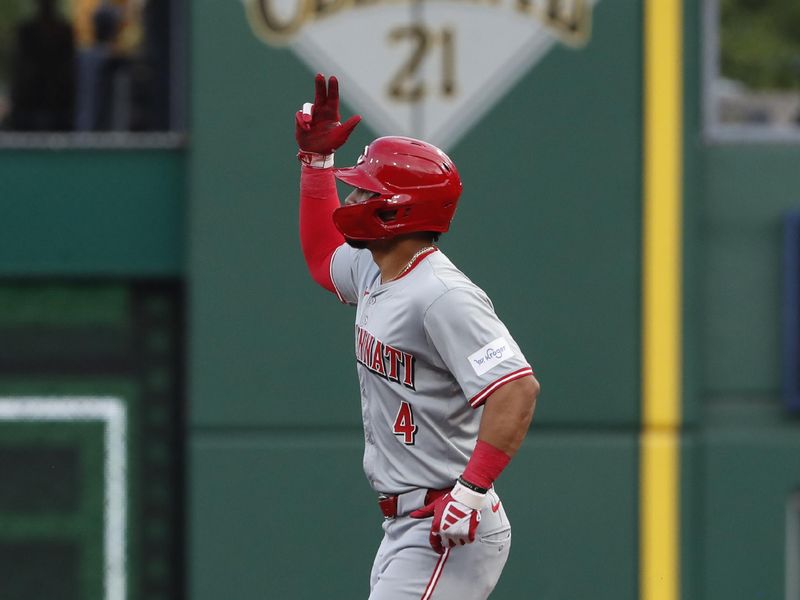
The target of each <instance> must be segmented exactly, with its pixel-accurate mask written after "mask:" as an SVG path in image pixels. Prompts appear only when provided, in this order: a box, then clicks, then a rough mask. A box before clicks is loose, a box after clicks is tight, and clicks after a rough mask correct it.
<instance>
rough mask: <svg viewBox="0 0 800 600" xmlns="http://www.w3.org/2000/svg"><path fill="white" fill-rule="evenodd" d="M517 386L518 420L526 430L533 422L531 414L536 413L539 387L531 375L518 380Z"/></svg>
mask: <svg viewBox="0 0 800 600" xmlns="http://www.w3.org/2000/svg"><path fill="white" fill-rule="evenodd" d="M519 384H520V385H519V390H518V395H519V398H520V400H519V407H520V413H521V414H520V420H521V421H522V422H523V423H524V424H525V427H526V428H527V427H528V426H529V425H530V424H531V421H532V420H533V413H534V412H535V411H536V398H537V397H538V396H539V391H540V390H541V386H540V385H539V381H538V380H537V379H536V378H535V377H534V376H533V375H531V376H530V377H523V378H522V379H520V380H519Z"/></svg>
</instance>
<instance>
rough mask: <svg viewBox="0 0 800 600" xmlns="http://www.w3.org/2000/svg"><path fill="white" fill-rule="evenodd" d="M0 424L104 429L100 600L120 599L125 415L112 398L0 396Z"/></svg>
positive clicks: (120, 403)
mask: <svg viewBox="0 0 800 600" xmlns="http://www.w3.org/2000/svg"><path fill="white" fill-rule="evenodd" d="M0 421H61V422H70V421H101V422H102V423H103V424H104V447H103V454H104V456H105V460H104V466H103V471H104V473H103V476H104V479H105V486H104V488H105V502H104V514H103V546H104V550H105V552H104V554H105V577H104V581H103V584H104V589H105V600H125V595H126V591H127V582H126V572H125V558H126V535H127V532H126V529H127V523H126V521H127V510H128V507H127V473H126V471H127V456H126V451H127V439H126V436H127V411H126V407H125V404H124V402H123V401H122V400H121V399H119V398H113V397H105V396H103V397H83V396H75V397H72V396H67V397H46V396H45V397H36V396H19V397H16V396H14V397H0Z"/></svg>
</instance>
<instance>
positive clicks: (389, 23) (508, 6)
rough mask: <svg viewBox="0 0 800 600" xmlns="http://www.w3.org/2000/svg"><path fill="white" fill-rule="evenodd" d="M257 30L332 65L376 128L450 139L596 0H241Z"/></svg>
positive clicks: (581, 30) (584, 33)
mask: <svg viewBox="0 0 800 600" xmlns="http://www.w3.org/2000/svg"><path fill="white" fill-rule="evenodd" d="M244 2H245V7H246V11H247V16H248V20H249V22H250V25H251V27H252V29H253V31H254V32H255V33H256V34H257V35H258V36H259V37H260V38H261V39H262V40H264V41H265V42H266V43H267V44H270V45H273V46H288V47H289V48H291V49H292V50H293V51H294V52H295V53H297V55H298V56H299V57H300V58H301V59H302V60H303V61H304V62H306V63H307V64H308V65H309V67H310V68H311V69H312V70H313V71H320V72H323V73H325V74H335V75H337V76H338V77H339V78H340V79H341V80H342V85H343V88H344V89H345V90H346V93H345V100H346V101H347V102H348V103H349V104H350V105H351V106H352V107H353V109H354V110H356V111H358V112H360V113H361V115H362V116H363V117H364V119H365V120H366V121H367V122H368V123H369V125H370V127H372V128H373V129H374V130H375V131H376V132H377V133H378V134H381V135H389V134H391V135H409V136H412V137H418V138H422V139H425V140H427V141H429V142H431V143H433V144H436V145H438V146H440V147H443V148H447V147H448V146H452V145H453V144H454V143H455V142H456V141H458V139H459V138H460V137H461V136H462V135H463V134H464V133H466V132H467V131H468V130H469V129H470V128H471V127H472V126H473V125H474V124H475V123H476V122H477V121H478V120H479V119H480V118H481V117H482V116H483V115H484V114H485V113H486V112H487V111H488V110H489V109H490V108H491V107H492V106H493V105H494V103H495V102H497V101H498V100H499V99H500V98H501V97H502V96H503V95H504V94H505V93H506V92H507V91H508V90H509V89H510V88H511V86H513V85H514V83H516V82H517V80H518V79H519V78H520V77H522V75H524V74H525V73H526V72H527V71H528V70H529V69H530V68H531V67H533V65H535V64H536V63H537V62H538V61H539V60H540V59H541V58H542V57H543V56H544V55H545V54H546V53H547V52H548V51H549V50H550V49H551V48H552V47H553V46H554V44H557V43H563V44H567V45H569V46H572V47H581V46H583V45H585V44H586V43H587V41H588V40H589V37H590V35H591V25H592V10H593V8H594V5H595V4H596V3H597V2H599V0H244Z"/></svg>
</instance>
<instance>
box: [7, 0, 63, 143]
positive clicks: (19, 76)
mask: <svg viewBox="0 0 800 600" xmlns="http://www.w3.org/2000/svg"><path fill="white" fill-rule="evenodd" d="M36 3H37V5H38V10H37V13H36V15H34V17H33V18H32V19H30V20H29V21H26V22H23V23H22V24H21V25H19V26H18V27H17V30H16V36H15V37H16V39H15V48H14V53H13V59H12V65H11V113H10V115H9V125H10V128H11V129H15V130H18V131H68V130H70V129H72V126H73V114H74V98H75V73H74V64H75V45H74V41H73V33H72V26H71V25H70V23H69V22H68V21H67V20H66V19H65V18H64V17H63V16H61V15H60V14H59V13H58V10H57V2H56V0H36Z"/></svg>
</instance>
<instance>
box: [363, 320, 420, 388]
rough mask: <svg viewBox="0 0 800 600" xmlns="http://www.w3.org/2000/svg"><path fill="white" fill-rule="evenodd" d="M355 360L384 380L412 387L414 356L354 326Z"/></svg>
mask: <svg viewBox="0 0 800 600" xmlns="http://www.w3.org/2000/svg"><path fill="white" fill-rule="evenodd" d="M356 360H357V361H358V362H360V363H361V364H362V365H364V366H365V367H367V368H368V369H369V370H370V371H372V372H373V373H375V374H377V375H380V376H381V377H383V378H384V379H388V380H389V381H393V382H395V383H399V384H402V385H404V386H405V387H407V388H411V389H412V390H413V389H416V388H415V387H414V360H415V359H414V355H413V354H411V353H410V352H404V351H403V350H398V349H397V348H394V347H393V346H390V345H389V344H385V343H383V342H382V341H380V340H379V339H377V338H376V337H375V336H374V335H372V334H371V333H370V332H369V331H367V330H366V329H362V328H361V327H359V326H358V325H356Z"/></svg>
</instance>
